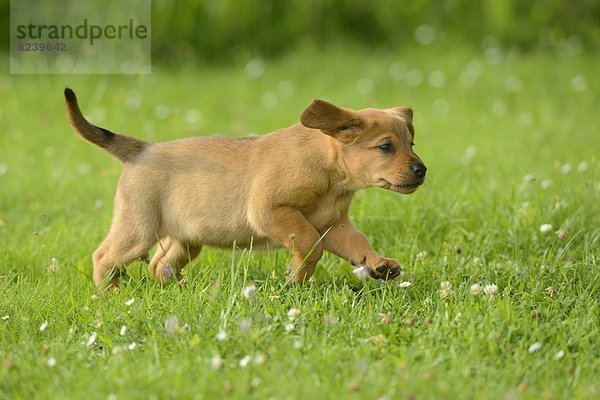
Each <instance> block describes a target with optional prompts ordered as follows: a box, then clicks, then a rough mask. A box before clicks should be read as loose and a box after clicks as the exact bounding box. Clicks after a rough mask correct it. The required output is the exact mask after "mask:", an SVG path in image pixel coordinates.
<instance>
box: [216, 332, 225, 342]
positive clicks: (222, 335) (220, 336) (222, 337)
mask: <svg viewBox="0 0 600 400" xmlns="http://www.w3.org/2000/svg"><path fill="white" fill-rule="evenodd" d="M215 339H217V340H218V341H219V342H222V341H224V340H226V339H227V332H225V331H224V330H220V331H219V333H217V335H216V336H215Z"/></svg>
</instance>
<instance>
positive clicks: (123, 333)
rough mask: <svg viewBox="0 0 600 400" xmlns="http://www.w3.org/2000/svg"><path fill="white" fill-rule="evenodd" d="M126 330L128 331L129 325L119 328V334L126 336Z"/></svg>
mask: <svg viewBox="0 0 600 400" xmlns="http://www.w3.org/2000/svg"><path fill="white" fill-rule="evenodd" d="M125 332H127V325H123V326H122V327H121V330H119V336H125Z"/></svg>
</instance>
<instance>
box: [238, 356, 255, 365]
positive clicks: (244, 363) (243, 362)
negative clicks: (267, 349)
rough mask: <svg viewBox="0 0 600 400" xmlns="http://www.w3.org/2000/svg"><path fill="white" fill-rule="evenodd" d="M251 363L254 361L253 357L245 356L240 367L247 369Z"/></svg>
mask: <svg viewBox="0 0 600 400" xmlns="http://www.w3.org/2000/svg"><path fill="white" fill-rule="evenodd" d="M250 361H252V357H250V356H249V355H247V356H244V358H242V359H241V360H240V367H242V368H244V367H246V366H247V365H248V364H250Z"/></svg>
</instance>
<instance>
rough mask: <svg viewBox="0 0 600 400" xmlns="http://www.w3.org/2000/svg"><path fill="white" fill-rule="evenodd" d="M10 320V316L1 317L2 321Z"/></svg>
mask: <svg viewBox="0 0 600 400" xmlns="http://www.w3.org/2000/svg"><path fill="white" fill-rule="evenodd" d="M9 318H10V315H8V314H6V315H3V316H2V318H1V319H2V321H8V319H9Z"/></svg>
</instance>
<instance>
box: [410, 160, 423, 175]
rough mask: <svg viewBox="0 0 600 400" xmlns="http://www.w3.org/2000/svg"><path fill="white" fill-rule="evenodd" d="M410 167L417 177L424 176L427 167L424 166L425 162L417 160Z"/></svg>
mask: <svg viewBox="0 0 600 400" xmlns="http://www.w3.org/2000/svg"><path fill="white" fill-rule="evenodd" d="M410 169H412V171H413V172H414V174H415V175H416V176H418V177H419V178H423V177H424V176H425V173H426V172H427V167H426V166H425V164H422V163H419V162H418V163H414V164H413V165H411V166H410Z"/></svg>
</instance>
